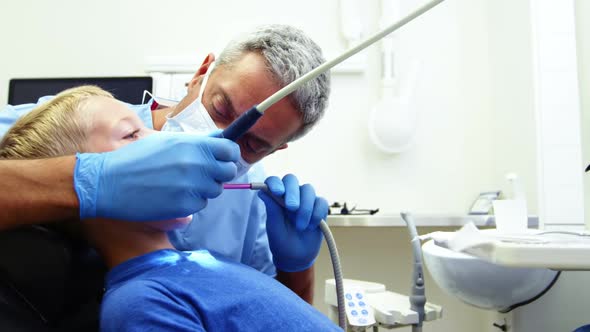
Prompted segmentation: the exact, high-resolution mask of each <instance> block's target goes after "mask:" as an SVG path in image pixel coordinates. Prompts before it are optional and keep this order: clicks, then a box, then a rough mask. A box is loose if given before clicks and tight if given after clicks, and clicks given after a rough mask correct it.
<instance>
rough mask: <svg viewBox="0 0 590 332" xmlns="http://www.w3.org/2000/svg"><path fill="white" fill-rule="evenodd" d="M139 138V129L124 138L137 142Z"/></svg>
mask: <svg viewBox="0 0 590 332" xmlns="http://www.w3.org/2000/svg"><path fill="white" fill-rule="evenodd" d="M138 138H139V129H137V130H135V131H133V132H131V133H130V134H129V135H127V136H125V137H123V139H131V140H136V139H138Z"/></svg>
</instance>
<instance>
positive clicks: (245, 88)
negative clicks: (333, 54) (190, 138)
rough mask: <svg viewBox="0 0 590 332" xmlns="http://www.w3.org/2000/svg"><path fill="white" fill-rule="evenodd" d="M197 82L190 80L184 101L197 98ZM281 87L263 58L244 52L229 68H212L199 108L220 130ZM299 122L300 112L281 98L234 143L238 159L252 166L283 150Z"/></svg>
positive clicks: (198, 86) (298, 126)
mask: <svg viewBox="0 0 590 332" xmlns="http://www.w3.org/2000/svg"><path fill="white" fill-rule="evenodd" d="M200 82H201V80H193V81H191V84H189V91H188V96H187V98H188V100H186V102H188V103H190V102H192V101H194V100H195V99H196V98H197V97H198V93H199V88H200ZM281 87H282V86H281V85H279V84H277V82H275V81H274V80H273V79H272V76H271V74H270V73H269V71H268V69H267V66H266V63H265V61H264V58H263V57H262V56H261V55H259V54H256V53H247V54H245V55H244V56H243V57H242V58H241V59H240V60H239V61H237V62H236V63H235V64H233V65H232V66H231V67H229V66H219V65H218V66H216V68H215V70H214V71H213V73H212V74H211V76H210V77H209V80H208V82H207V85H206V86H205V91H204V93H203V105H204V106H205V108H206V109H207V111H208V112H209V115H210V116H211V118H212V119H213V121H214V122H215V124H216V125H217V127H219V128H222V129H223V128H226V127H227V126H229V124H230V123H232V121H234V120H235V119H236V118H237V117H238V116H239V115H241V114H242V113H244V112H246V111H247V110H249V109H250V108H251V107H252V106H254V105H256V104H259V103H261V102H262V101H264V100H265V99H266V98H267V97H269V96H271V95H272V94H273V93H275V92H276V91H278V90H279V89H280V88H281ZM185 99H186V98H185ZM184 101H185V100H183V102H184ZM302 123H303V121H302V119H301V113H299V112H298V111H297V109H296V108H295V106H294V105H293V104H292V103H291V102H290V100H289V99H287V98H283V99H282V100H280V101H279V102H277V103H276V104H274V105H273V106H272V107H270V108H269V109H267V110H266V112H265V113H264V115H263V116H262V118H261V119H260V120H258V122H257V123H256V125H254V127H252V128H251V129H250V131H248V132H247V133H246V134H245V135H244V136H243V137H242V138H240V139H239V140H238V144H239V145H240V150H241V152H242V157H243V158H244V159H245V160H246V161H247V162H249V163H254V162H256V161H259V160H260V159H262V158H264V157H266V156H267V155H269V154H271V153H273V152H274V151H276V150H278V149H284V148H286V147H287V144H286V142H287V141H288V140H289V138H290V137H291V136H292V135H293V134H294V133H295V132H296V131H297V130H298V129H299V128H300V127H301V126H302Z"/></svg>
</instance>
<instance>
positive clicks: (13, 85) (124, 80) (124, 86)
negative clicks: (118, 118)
mask: <svg viewBox="0 0 590 332" xmlns="http://www.w3.org/2000/svg"><path fill="white" fill-rule="evenodd" d="M87 84H90V85H97V86H99V87H101V88H103V89H105V90H107V91H109V92H110V93H112V94H113V95H114V96H115V98H117V99H119V100H121V101H124V102H126V103H130V104H141V101H142V100H141V99H142V95H143V91H144V90H148V91H150V92H151V91H152V85H153V80H152V78H151V77H150V76H136V77H80V78H14V79H11V80H10V84H9V87H8V104H10V105H19V104H26V103H36V102H37V100H38V99H39V98H40V97H43V96H48V95H56V94H57V93H59V92H61V91H63V90H65V89H69V88H73V87H76V86H80V85H87Z"/></svg>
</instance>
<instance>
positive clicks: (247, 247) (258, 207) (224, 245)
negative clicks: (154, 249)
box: [0, 96, 276, 276]
mask: <svg viewBox="0 0 590 332" xmlns="http://www.w3.org/2000/svg"><path fill="white" fill-rule="evenodd" d="M51 98H52V96H47V97H42V98H40V99H39V101H38V103H42V102H45V101H47V100H50V99H51ZM151 103H152V101H150V102H148V103H147V104H143V105H128V106H129V107H130V108H131V109H132V110H133V111H135V113H137V115H138V116H139V117H140V118H141V120H142V121H143V123H144V124H145V125H146V126H147V127H148V128H153V123H152V115H151V110H150V106H151ZM35 106H37V104H23V105H16V106H12V105H8V106H7V107H6V108H5V109H4V110H3V111H0V137H1V136H4V134H5V133H6V132H7V131H8V129H10V126H12V124H13V123H14V122H15V121H16V120H17V119H18V118H20V117H21V116H23V115H24V114H26V113H28V112H29V111H31V110H32V109H33V108H34V107H35ZM265 179H266V176H265V174H264V169H263V167H262V165H261V164H260V163H258V164H255V165H254V166H252V168H251V169H250V170H249V171H248V173H246V174H244V175H243V176H241V177H239V178H237V179H235V180H234V181H232V182H236V183H248V182H264V180H265ZM168 235H169V237H170V241H171V242H172V244H173V245H174V246H175V247H176V248H177V249H178V250H183V251H191V250H199V249H206V250H209V251H211V252H214V253H216V254H218V255H221V256H223V257H225V258H227V259H229V260H232V261H234V262H240V263H242V264H246V265H248V266H251V267H253V268H255V269H257V270H259V271H261V272H263V273H265V274H267V275H269V276H275V275H276V270H275V267H274V264H273V263H272V254H271V252H270V248H269V245H268V237H267V235H266V209H265V207H264V203H263V202H262V201H261V200H260V199H259V198H258V196H257V195H256V192H255V191H251V190H225V191H224V192H223V193H222V194H221V195H220V196H218V197H217V198H214V199H211V200H209V202H208V204H207V207H206V208H205V209H203V210H201V211H199V212H198V213H196V214H194V215H193V221H192V222H191V223H190V224H189V225H187V226H186V227H185V228H182V229H179V230H175V231H172V232H170V233H169V234H168Z"/></svg>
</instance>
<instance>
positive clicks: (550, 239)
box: [463, 231, 590, 271]
mask: <svg viewBox="0 0 590 332" xmlns="http://www.w3.org/2000/svg"><path fill="white" fill-rule="evenodd" d="M463 252H465V253H468V254H470V255H473V256H476V257H479V258H483V259H486V260H488V261H490V262H492V263H495V264H499V265H506V266H512V267H531V268H549V269H552V270H580V271H581V270H584V271H587V270H590V234H589V233H575V232H560V231H546V232H539V231H536V232H533V233H531V234H530V235H529V234H523V235H512V236H510V235H506V236H502V237H497V238H495V239H493V240H490V241H486V242H484V243H478V244H476V245H474V246H471V247H469V248H465V249H464V250H463Z"/></svg>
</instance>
